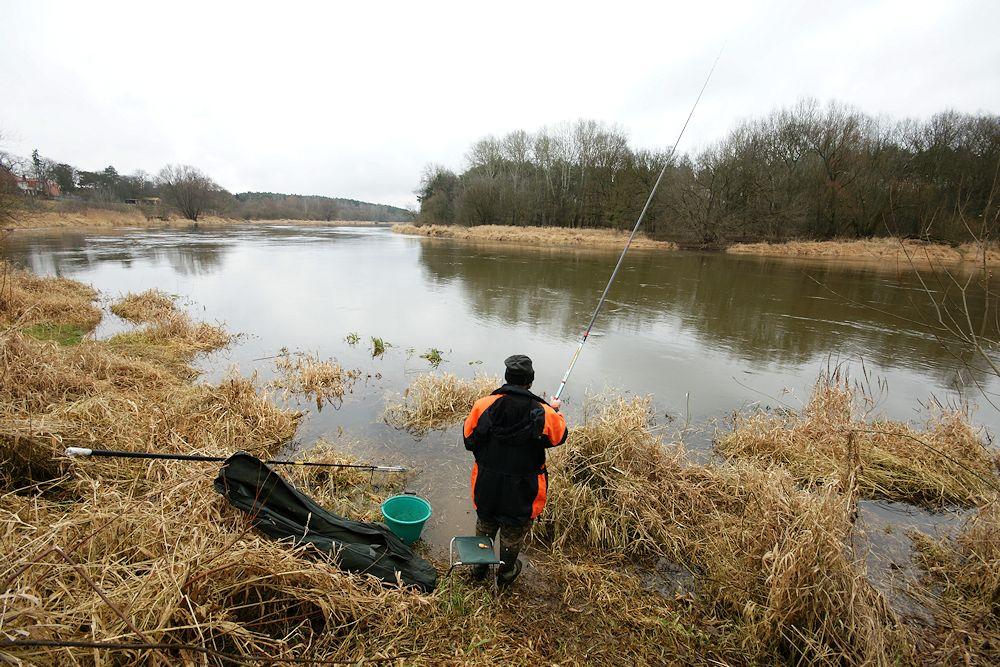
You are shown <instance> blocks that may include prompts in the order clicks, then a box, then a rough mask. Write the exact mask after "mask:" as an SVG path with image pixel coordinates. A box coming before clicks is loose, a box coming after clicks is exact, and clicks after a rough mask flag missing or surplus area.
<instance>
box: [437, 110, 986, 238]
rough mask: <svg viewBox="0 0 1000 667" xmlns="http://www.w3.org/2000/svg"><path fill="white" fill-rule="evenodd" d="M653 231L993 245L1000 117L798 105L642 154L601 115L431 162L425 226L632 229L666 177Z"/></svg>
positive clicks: (650, 225) (486, 142) (652, 216)
mask: <svg viewBox="0 0 1000 667" xmlns="http://www.w3.org/2000/svg"><path fill="white" fill-rule="evenodd" d="M664 162H667V164H668V168H667V170H666V174H665V176H664V180H663V182H662V184H661V186H660V189H659V191H658V193H657V196H656V198H655V199H654V201H653V202H652V204H651V206H650V210H649V212H648V214H647V218H646V221H645V223H644V228H645V230H646V231H647V233H649V234H650V235H651V236H653V237H656V238H662V239H668V240H673V241H678V242H681V243H689V244H698V245H719V244H727V243H733V242H738V241H774V242H780V241H787V240H790V239H817V240H825V239H833V238H868V237H873V236H903V237H910V238H924V239H930V240H935V241H944V242H960V241H966V240H970V239H973V238H975V239H993V240H995V239H996V235H997V232H998V231H1000V230H998V229H997V227H998V225H1000V216H998V206H997V204H998V199H1000V192H998V183H1000V180H998V170H1000V116H998V115H996V114H990V113H977V114H966V113H958V112H955V111H943V112H941V113H938V114H935V115H934V116H932V117H931V118H929V119H926V120H913V119H905V120H897V119H890V118H886V117H882V116H874V115H871V114H867V113H865V112H863V111H860V110H858V109H855V108H853V107H850V106H847V105H843V104H840V103H837V102H830V103H828V104H825V105H823V104H820V103H819V102H817V101H816V100H812V99H806V100H802V101H800V102H799V103H797V104H796V105H794V106H792V107H790V108H784V109H780V110H776V111H774V112H772V113H770V114H768V115H766V116H763V117H760V118H753V119H749V120H745V121H743V122H741V123H739V124H738V125H737V126H736V127H734V128H733V129H732V130H731V131H730V132H729V133H728V134H727V135H726V136H725V137H724V138H723V139H721V140H720V141H718V142H717V143H715V144H713V145H711V146H709V147H708V148H707V149H705V150H703V151H702V152H700V153H697V154H679V155H674V156H672V155H670V154H669V151H665V150H648V149H636V148H633V147H632V146H630V144H629V139H628V136H627V134H626V133H625V131H624V130H623V129H621V128H619V127H616V126H610V125H607V124H603V123H600V122H596V121H592V120H581V121H577V122H575V123H572V124H571V123H565V124H562V125H558V126H555V127H546V128H542V129H541V130H539V131H537V132H533V133H532V132H526V131H523V130H518V131H514V132H511V133H509V134H507V135H506V136H503V137H499V138H498V137H493V136H489V137H486V138H483V139H481V140H479V141H477V142H476V143H475V144H473V145H472V147H471V148H470V149H469V152H468V154H467V156H466V165H465V169H464V170H463V171H462V172H460V173H456V172H455V171H452V170H450V169H447V168H445V167H443V166H439V165H431V166H429V167H427V169H426V171H425V173H424V175H423V178H422V181H421V184H420V189H419V190H418V191H417V197H418V199H419V201H420V211H419V215H418V217H417V222H418V224H459V225H467V226H474V225H486V224H502V225H531V226H534V225H539V226H557V227H571V228H588V227H589V228H601V227H605V228H614V229H625V228H629V227H631V226H632V225H633V224H634V223H635V219H636V216H637V215H638V213H639V211H640V210H641V209H642V206H643V204H644V203H645V201H646V198H647V196H648V193H649V191H650V189H651V188H652V186H653V184H654V182H655V181H656V177H657V174H658V173H659V170H660V168H661V167H662V165H663V164H664Z"/></svg>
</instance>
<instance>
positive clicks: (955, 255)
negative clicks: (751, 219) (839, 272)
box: [726, 238, 1000, 269]
mask: <svg viewBox="0 0 1000 667" xmlns="http://www.w3.org/2000/svg"><path fill="white" fill-rule="evenodd" d="M726 252H728V253H731V254H735V255H764V256H769V257H803V258H824V259H826V258H836V259H859V260H873V261H877V262H889V263H891V264H892V265H894V266H897V267H899V268H904V269H907V268H909V267H910V266H911V265H914V264H915V265H918V266H942V265H954V264H963V263H965V264H973V265H979V266H981V265H982V264H983V262H984V255H985V263H986V265H988V266H997V265H1000V248H997V247H994V246H990V247H986V248H984V247H983V246H982V245H980V244H974V243H964V244H962V245H959V246H948V245H943V244H940V243H924V242H921V241H914V240H909V239H908V240H902V239H895V238H873V239H855V240H852V239H845V240H841V241H788V242H786V243H736V244H733V245H731V246H729V247H728V248H726Z"/></svg>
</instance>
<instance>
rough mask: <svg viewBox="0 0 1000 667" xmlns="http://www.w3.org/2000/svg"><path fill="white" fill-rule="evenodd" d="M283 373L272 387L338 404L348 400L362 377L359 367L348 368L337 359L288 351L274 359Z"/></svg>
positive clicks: (318, 405)
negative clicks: (346, 398) (347, 397)
mask: <svg viewBox="0 0 1000 667" xmlns="http://www.w3.org/2000/svg"><path fill="white" fill-rule="evenodd" d="M274 364H275V367H276V368H277V370H278V373H279V376H278V377H277V378H275V379H274V380H273V381H272V382H271V386H272V387H274V388H276V389H282V390H284V391H285V392H286V393H288V394H304V395H306V396H308V397H310V398H312V399H313V400H315V401H316V406H317V408H321V407H322V406H323V404H324V403H327V404H330V405H336V404H338V403H340V402H341V401H343V400H344V395H345V394H347V393H348V392H350V391H351V388H352V387H353V386H354V383H355V382H356V381H357V380H358V378H359V377H360V376H361V371H359V370H356V369H355V370H347V369H344V367H343V366H341V365H340V364H338V363H337V362H336V360H334V359H320V358H319V356H318V355H315V354H309V353H305V354H296V355H291V354H284V355H279V356H278V358H277V360H276V361H275V362H274Z"/></svg>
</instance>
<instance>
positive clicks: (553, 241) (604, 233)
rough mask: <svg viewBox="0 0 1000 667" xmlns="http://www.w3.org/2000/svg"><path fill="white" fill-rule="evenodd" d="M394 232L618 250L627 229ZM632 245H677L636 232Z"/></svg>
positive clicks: (405, 227)
mask: <svg viewBox="0 0 1000 667" xmlns="http://www.w3.org/2000/svg"><path fill="white" fill-rule="evenodd" d="M392 231H394V232H396V233H397V234H419V235H421V236H431V237H436V238H449V239H462V240H466V241H491V242H502V243H521V244H528V245H546V246H577V247H591V248H618V249H621V248H622V247H623V246H624V245H625V241H626V240H628V232H622V231H618V230H616V229H570V228H567V227H516V226H512V225H478V226H476V227H462V226H460V225H419V226H418V225H411V224H399V225H393V226H392ZM632 247H633V248H636V249H639V248H657V249H661V250H676V249H677V244H675V243H671V242H670V241H655V240H653V239H650V238H648V237H647V236H646V235H645V234H642V233H640V234H638V235H637V236H636V237H635V239H634V240H633V241H632Z"/></svg>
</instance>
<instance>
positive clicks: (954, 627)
mask: <svg viewBox="0 0 1000 667" xmlns="http://www.w3.org/2000/svg"><path fill="white" fill-rule="evenodd" d="M912 537H913V539H914V542H915V543H916V545H917V558H916V560H917V564H918V565H919V566H920V567H921V568H922V569H923V571H924V572H925V580H924V581H923V582H922V584H923V586H921V587H919V588H916V589H914V591H913V592H914V594H915V595H916V596H917V597H918V599H920V600H921V601H922V602H923V603H924V604H925V605H926V606H927V607H928V608H929V609H931V610H932V611H933V613H934V616H935V621H936V626H935V628H934V629H933V632H934V635H935V638H934V644H935V650H934V654H933V656H932V658H931V662H934V663H937V664H976V665H995V664H997V663H998V662H1000V613H998V612H1000V608H998V607H1000V501H997V500H993V501H991V502H990V503H987V504H985V505H983V506H982V507H980V508H979V510H978V512H976V513H975V514H973V515H972V516H971V517H969V518H968V519H967V520H966V522H965V525H964V526H963V527H962V529H961V531H960V532H959V533H958V535H957V536H956V537H954V538H932V537H930V536H928V535H924V534H922V533H915V534H913V535H912Z"/></svg>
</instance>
